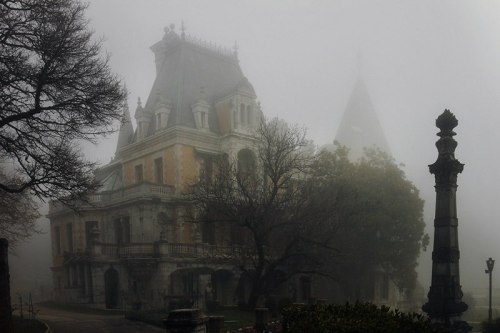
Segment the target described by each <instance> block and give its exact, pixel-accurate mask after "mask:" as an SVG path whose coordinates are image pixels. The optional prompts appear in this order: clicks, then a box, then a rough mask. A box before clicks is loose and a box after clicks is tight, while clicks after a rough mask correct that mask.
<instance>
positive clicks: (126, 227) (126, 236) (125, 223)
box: [122, 216, 130, 244]
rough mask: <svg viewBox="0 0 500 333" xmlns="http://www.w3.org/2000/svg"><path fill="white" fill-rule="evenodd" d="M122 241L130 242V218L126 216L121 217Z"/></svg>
mask: <svg viewBox="0 0 500 333" xmlns="http://www.w3.org/2000/svg"><path fill="white" fill-rule="evenodd" d="M122 227H123V228H122V230H123V242H124V243H125V244H128V243H130V219H129V217H128V216H126V217H124V218H122Z"/></svg>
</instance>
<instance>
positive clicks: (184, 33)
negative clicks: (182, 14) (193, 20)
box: [181, 20, 186, 39]
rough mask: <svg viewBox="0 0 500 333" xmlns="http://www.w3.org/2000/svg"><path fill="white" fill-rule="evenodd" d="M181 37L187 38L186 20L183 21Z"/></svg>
mask: <svg viewBox="0 0 500 333" xmlns="http://www.w3.org/2000/svg"><path fill="white" fill-rule="evenodd" d="M181 38H182V39H186V27H185V26H184V20H182V21H181Z"/></svg>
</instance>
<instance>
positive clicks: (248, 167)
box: [238, 149, 256, 179]
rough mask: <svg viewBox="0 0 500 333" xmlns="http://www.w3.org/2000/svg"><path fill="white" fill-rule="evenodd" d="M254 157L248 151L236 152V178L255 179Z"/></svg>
mask: <svg viewBox="0 0 500 333" xmlns="http://www.w3.org/2000/svg"><path fill="white" fill-rule="evenodd" d="M255 164H256V163H255V155H254V154H253V152H252V151H251V150H249V149H242V150H240V151H239V152H238V176H239V177H241V178H242V179H249V178H255V167H256V165H255Z"/></svg>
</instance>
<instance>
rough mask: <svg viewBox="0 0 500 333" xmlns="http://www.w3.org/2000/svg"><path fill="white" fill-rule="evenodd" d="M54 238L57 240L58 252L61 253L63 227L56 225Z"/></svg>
mask: <svg viewBox="0 0 500 333" xmlns="http://www.w3.org/2000/svg"><path fill="white" fill-rule="evenodd" d="M54 238H55V240H56V254H61V228H60V227H54Z"/></svg>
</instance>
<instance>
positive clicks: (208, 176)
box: [200, 156, 213, 184]
mask: <svg viewBox="0 0 500 333" xmlns="http://www.w3.org/2000/svg"><path fill="white" fill-rule="evenodd" d="M212 175H213V158H212V156H205V157H203V158H201V159H200V180H202V181H204V182H206V183H207V184H210V183H211V182H212Z"/></svg>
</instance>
